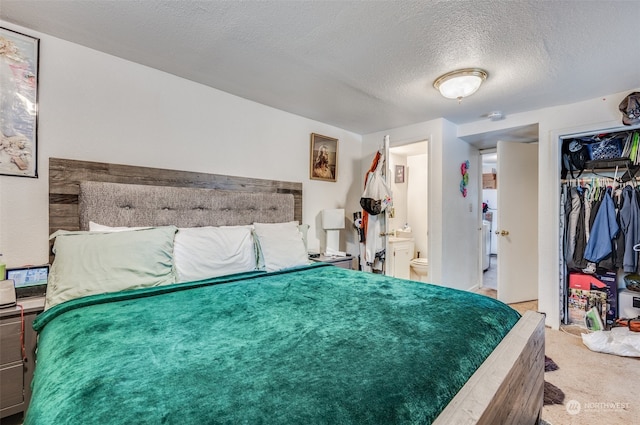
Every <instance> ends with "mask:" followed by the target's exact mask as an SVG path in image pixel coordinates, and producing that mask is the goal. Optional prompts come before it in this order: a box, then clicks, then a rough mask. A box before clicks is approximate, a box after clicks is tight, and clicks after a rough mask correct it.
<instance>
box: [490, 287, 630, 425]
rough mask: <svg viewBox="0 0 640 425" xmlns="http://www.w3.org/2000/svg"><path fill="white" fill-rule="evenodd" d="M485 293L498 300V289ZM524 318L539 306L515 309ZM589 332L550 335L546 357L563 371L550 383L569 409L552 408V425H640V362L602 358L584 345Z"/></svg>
mask: <svg viewBox="0 0 640 425" xmlns="http://www.w3.org/2000/svg"><path fill="white" fill-rule="evenodd" d="M478 292H479V293H482V294H484V295H487V296H490V297H493V298H495V297H496V293H495V291H494V290H492V289H487V288H485V289H482V288H481V289H479V290H478ZM511 306H512V307H513V308H514V309H516V310H518V311H519V312H520V313H523V312H524V311H527V310H534V311H536V310H537V308H538V303H537V301H528V302H524V303H518V304H512V305H511ZM582 332H587V330H586V329H583V328H580V327H577V326H565V327H562V328H561V329H560V330H558V331H554V330H552V329H550V328H547V329H546V330H545V343H546V346H545V354H546V355H547V356H548V357H549V358H551V359H552V360H553V362H554V363H555V364H556V365H558V369H557V370H554V371H551V372H546V373H545V374H544V375H545V376H544V379H545V381H546V382H548V383H549V384H551V385H553V386H555V387H557V388H558V389H560V390H561V391H562V392H563V393H564V404H553V405H546V406H544V407H543V408H542V419H543V420H544V421H545V422H546V423H548V424H549V425H640V359H638V358H630V357H620V356H615V355H612V354H603V353H596V352H593V351H591V350H589V349H588V348H587V347H586V346H585V345H584V344H583V343H582V337H581V336H580V334H581V333H582Z"/></svg>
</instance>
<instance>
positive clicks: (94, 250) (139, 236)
mask: <svg viewBox="0 0 640 425" xmlns="http://www.w3.org/2000/svg"><path fill="white" fill-rule="evenodd" d="M177 230H178V229H177V228H176V227H175V226H166V227H156V228H148V229H141V230H132V231H126V232H117V233H100V232H67V231H64V230H59V231H58V232H56V233H54V234H53V235H51V239H53V238H55V240H56V241H55V243H54V246H53V252H54V253H55V254H56V257H55V259H54V261H53V264H52V266H51V271H50V273H49V282H48V286H47V297H46V303H45V308H50V307H53V306H54V305H56V304H60V303H62V302H64V301H69V300H72V299H74V298H79V297H84V296H88V295H94V294H103V293H106V292H117V291H124V290H127V289H137V288H146V287H150V286H160V285H168V284H171V283H175V281H176V277H175V269H174V265H173V240H174V235H175V233H176V231H177Z"/></svg>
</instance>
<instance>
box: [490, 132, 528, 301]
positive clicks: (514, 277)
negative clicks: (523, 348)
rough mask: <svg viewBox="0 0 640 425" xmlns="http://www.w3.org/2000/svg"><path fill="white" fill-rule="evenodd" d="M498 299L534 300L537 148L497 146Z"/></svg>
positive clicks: (517, 144)
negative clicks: (498, 215) (498, 218)
mask: <svg viewBox="0 0 640 425" xmlns="http://www.w3.org/2000/svg"><path fill="white" fill-rule="evenodd" d="M497 164H498V211H499V212H500V220H499V223H498V226H499V227H496V228H495V232H496V234H497V235H498V238H497V239H498V260H497V265H498V299H499V300H500V301H502V302H505V303H517V302H522V301H531V300H536V299H538V144H537V143H513V142H512V143H509V142H503V141H499V142H498V161H497Z"/></svg>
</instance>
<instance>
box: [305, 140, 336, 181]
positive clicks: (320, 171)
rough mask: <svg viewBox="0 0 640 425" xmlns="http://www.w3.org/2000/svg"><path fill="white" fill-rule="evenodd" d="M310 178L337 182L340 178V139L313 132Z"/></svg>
mask: <svg viewBox="0 0 640 425" xmlns="http://www.w3.org/2000/svg"><path fill="white" fill-rule="evenodd" d="M310 150H311V158H310V161H309V178H311V179H313V180H324V181H328V182H335V181H336V180H337V179H338V139H334V138H332V137H327V136H322V135H320V134H316V133H311V149H310Z"/></svg>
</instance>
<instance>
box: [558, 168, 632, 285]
mask: <svg viewBox="0 0 640 425" xmlns="http://www.w3.org/2000/svg"><path fill="white" fill-rule="evenodd" d="M561 193H562V199H561V206H562V211H563V215H562V216H561V220H560V222H561V229H562V232H561V244H562V248H563V249H562V252H563V254H564V258H563V264H562V265H563V266H566V268H567V269H569V270H570V271H581V272H583V273H595V272H596V268H600V269H605V270H616V269H618V268H621V267H622V268H623V270H624V271H625V272H638V271H639V269H640V267H639V266H640V263H639V262H638V253H637V252H636V251H634V250H633V246H635V245H637V244H638V243H640V204H639V200H640V194H639V193H638V188H636V187H635V186H634V185H633V184H630V183H628V184H626V185H625V186H624V187H623V188H616V182H615V180H613V179H608V178H598V179H576V180H568V181H566V182H565V183H563V186H562V191H561Z"/></svg>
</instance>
